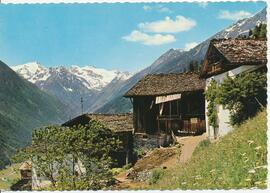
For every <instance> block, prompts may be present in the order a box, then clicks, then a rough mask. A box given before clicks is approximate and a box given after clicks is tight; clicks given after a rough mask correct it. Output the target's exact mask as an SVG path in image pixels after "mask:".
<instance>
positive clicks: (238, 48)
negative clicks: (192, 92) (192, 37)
mask: <svg viewBox="0 0 270 193" xmlns="http://www.w3.org/2000/svg"><path fill="white" fill-rule="evenodd" d="M266 63H267V41H266V40H265V39H262V40H257V39H256V40H255V39H213V40H211V42H210V44H209V47H208V50H207V53H206V55H205V59H204V63H203V71H202V74H201V75H202V77H204V78H208V77H211V76H214V75H217V74H221V73H224V72H227V71H229V70H232V69H235V68H237V67H239V66H243V65H249V66H265V65H266Z"/></svg>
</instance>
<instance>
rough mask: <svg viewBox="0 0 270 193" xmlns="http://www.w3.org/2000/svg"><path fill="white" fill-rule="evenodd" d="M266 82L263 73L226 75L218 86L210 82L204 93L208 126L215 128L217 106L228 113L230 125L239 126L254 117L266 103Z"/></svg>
mask: <svg viewBox="0 0 270 193" xmlns="http://www.w3.org/2000/svg"><path fill="white" fill-rule="evenodd" d="M266 80H267V79H266V73H265V72H250V73H242V74H239V75H237V76H236V77H234V78H232V77H230V76H228V75H227V77H226V78H225V79H224V81H223V82H222V83H221V84H220V85H217V83H216V82H215V81H212V82H211V84H210V86H209V87H208V89H207V91H206V92H205V96H206V99H207V101H208V106H207V109H208V112H207V116H208V119H209V125H210V126H213V127H214V128H216V127H217V122H216V116H217V112H216V105H217V104H220V105H223V107H224V108H225V109H228V110H229V111H230V123H231V124H232V125H239V124H241V123H242V122H243V121H245V120H247V119H248V118H251V117H253V116H255V115H256V113H257V112H258V111H259V110H260V109H262V108H263V107H265V106H266V103H267V95H266V88H267V85H266Z"/></svg>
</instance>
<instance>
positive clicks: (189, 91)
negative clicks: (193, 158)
mask: <svg viewBox="0 0 270 193" xmlns="http://www.w3.org/2000/svg"><path fill="white" fill-rule="evenodd" d="M204 87H205V83H204V80H203V79H200V78H199V74H197V73H191V72H189V73H171V74H151V75H147V76H145V77H144V78H143V79H142V80H140V81H139V82H138V83H137V84H136V85H135V86H133V87H132V88H131V89H130V90H129V91H128V92H127V93H126V94H125V95H124V96H125V97H129V98H130V99H131V101H132V104H133V126H134V132H135V134H140V133H143V134H149V135H159V134H166V135H172V134H174V135H181V134H184V135H187V134H196V133H202V132H204V131H205V113H204V109H205V100H204V94H203V92H204Z"/></svg>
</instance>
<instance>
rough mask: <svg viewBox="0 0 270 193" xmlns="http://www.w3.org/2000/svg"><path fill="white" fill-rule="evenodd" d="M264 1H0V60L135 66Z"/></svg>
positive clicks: (215, 28) (48, 64)
mask: <svg viewBox="0 0 270 193" xmlns="http://www.w3.org/2000/svg"><path fill="white" fill-rule="evenodd" d="M265 6H266V3H265V2H215V3H121V4H120V3H114V4H109V3H105V4H17V5H16V4H0V60H2V61H3V62H5V63H7V64H8V65H10V66H12V65H18V64H24V63H27V62H32V61H38V62H39V63H41V64H42V65H44V66H46V67H54V66H60V65H62V66H63V65H64V66H71V65H78V66H86V65H92V66H95V67H98V68H106V69H110V70H111V69H117V70H121V71H130V72H136V71H139V70H141V69H143V68H145V67H147V66H149V65H151V64H152V63H153V62H154V61H155V60H156V59H157V58H158V57H159V56H161V55H162V54H163V53H165V52H166V51H167V50H169V49H171V48H174V49H183V50H189V49H191V48H192V47H194V46H196V45H197V44H198V43H200V42H202V41H204V40H205V39H207V38H209V37H210V36H212V35H214V34H215V33H216V32H218V31H220V30H222V29H224V28H226V27H228V26H229V25H231V24H233V23H235V22H236V21H237V20H239V19H242V18H246V17H250V16H252V15H254V14H255V13H257V12H259V11H260V10H262V9H263V8H264V7H265Z"/></svg>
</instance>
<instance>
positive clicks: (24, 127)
mask: <svg viewBox="0 0 270 193" xmlns="http://www.w3.org/2000/svg"><path fill="white" fill-rule="evenodd" d="M63 112H64V113H63ZM68 112H69V110H68V108H67V107H66V106H65V105H63V104H62V103H61V102H60V101H59V100H57V99H56V98H55V97H53V96H51V95H49V94H47V93H45V92H43V91H41V90H39V89H38V87H37V86H35V85H33V84H32V83H30V82H28V81H26V80H24V79H23V78H21V77H19V76H18V75H17V74H16V73H15V72H14V71H12V70H11V69H10V68H9V67H8V66H7V65H6V64H5V63H3V62H1V61H0V169H1V168H3V167H4V166H5V165H6V164H7V163H8V162H9V161H8V160H9V158H10V156H11V154H12V153H13V152H14V151H15V150H16V148H18V147H21V146H23V145H26V144H27V143H30V137H31V131H32V129H33V128H35V127H40V126H43V125H47V124H51V123H62V122H64V121H65V120H67V119H68V115H67V113H68Z"/></svg>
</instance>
